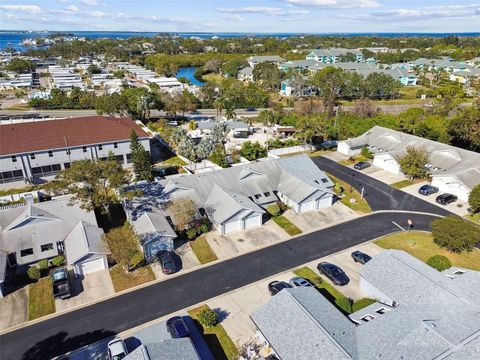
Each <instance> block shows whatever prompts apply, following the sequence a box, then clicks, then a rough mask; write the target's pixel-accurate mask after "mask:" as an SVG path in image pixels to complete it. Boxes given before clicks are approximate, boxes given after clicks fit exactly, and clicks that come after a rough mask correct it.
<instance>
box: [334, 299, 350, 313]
mask: <svg viewBox="0 0 480 360" xmlns="http://www.w3.org/2000/svg"><path fill="white" fill-rule="evenodd" d="M335 304H336V305H337V306H338V307H339V308H340V309H342V310H343V312H344V313H345V314H350V313H351V312H352V300H351V299H349V298H346V297H341V298H338V299H337V300H335Z"/></svg>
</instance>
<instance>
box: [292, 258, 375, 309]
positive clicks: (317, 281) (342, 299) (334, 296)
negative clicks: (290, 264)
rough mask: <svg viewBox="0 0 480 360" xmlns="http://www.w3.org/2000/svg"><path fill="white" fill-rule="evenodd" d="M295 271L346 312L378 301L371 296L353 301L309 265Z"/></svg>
mask: <svg viewBox="0 0 480 360" xmlns="http://www.w3.org/2000/svg"><path fill="white" fill-rule="evenodd" d="M293 273H294V274H295V275H297V276H300V277H303V278H305V279H307V280H309V281H310V282H311V283H312V284H313V285H314V286H315V287H316V288H317V290H318V291H320V293H321V294H322V295H323V296H325V298H326V299H327V300H328V301H330V302H331V303H332V305H334V306H335V307H336V308H337V309H339V310H340V311H342V312H343V313H344V314H347V315H348V314H352V313H354V312H356V311H358V310H361V309H363V308H364V307H367V306H368V305H371V304H373V303H374V302H376V300H374V299H369V298H363V299H360V300H357V301H355V302H353V301H352V300H351V299H349V298H347V297H346V296H345V295H343V294H342V293H341V292H340V291H338V290H337V289H335V288H334V287H333V285H331V284H330V283H329V282H327V281H326V280H325V279H324V278H322V277H321V276H320V275H318V274H317V273H315V272H314V271H313V270H312V269H310V268H309V267H306V266H305V267H303V268H299V269H296V270H294V271H293Z"/></svg>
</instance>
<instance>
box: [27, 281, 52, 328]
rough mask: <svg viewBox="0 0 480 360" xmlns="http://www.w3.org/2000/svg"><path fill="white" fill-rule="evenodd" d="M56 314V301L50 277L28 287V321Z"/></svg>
mask: <svg viewBox="0 0 480 360" xmlns="http://www.w3.org/2000/svg"><path fill="white" fill-rule="evenodd" d="M54 312H55V299H54V298H53V290H52V280H51V279H50V277H46V278H43V279H40V280H38V281H37V282H36V283H33V284H30V285H28V320H34V319H38V318H40V317H42V316H45V315H49V314H53V313H54Z"/></svg>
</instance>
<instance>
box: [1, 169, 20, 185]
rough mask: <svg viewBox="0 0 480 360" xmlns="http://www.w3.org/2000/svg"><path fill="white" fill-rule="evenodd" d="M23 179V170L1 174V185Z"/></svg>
mask: <svg viewBox="0 0 480 360" xmlns="http://www.w3.org/2000/svg"><path fill="white" fill-rule="evenodd" d="M22 179H23V171H22V170H13V171H5V172H0V184H1V183H8V182H12V181H17V180H22Z"/></svg>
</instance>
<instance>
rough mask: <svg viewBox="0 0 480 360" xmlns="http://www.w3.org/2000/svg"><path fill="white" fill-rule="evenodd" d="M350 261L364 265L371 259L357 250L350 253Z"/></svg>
mask: <svg viewBox="0 0 480 360" xmlns="http://www.w3.org/2000/svg"><path fill="white" fill-rule="evenodd" d="M352 259H353V261H355V262H358V263H360V264H362V265H365V264H366V263H367V262H369V261H370V260H372V257H371V256H370V255H367V254H365V253H363V252H361V251H358V250H357V251H354V252H352Z"/></svg>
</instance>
